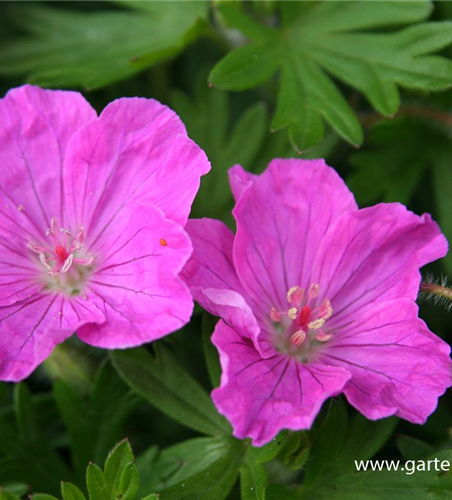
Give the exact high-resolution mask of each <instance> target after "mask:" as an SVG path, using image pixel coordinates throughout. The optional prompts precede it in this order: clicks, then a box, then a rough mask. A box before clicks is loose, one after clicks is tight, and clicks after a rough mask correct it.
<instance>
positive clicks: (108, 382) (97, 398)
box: [53, 363, 139, 476]
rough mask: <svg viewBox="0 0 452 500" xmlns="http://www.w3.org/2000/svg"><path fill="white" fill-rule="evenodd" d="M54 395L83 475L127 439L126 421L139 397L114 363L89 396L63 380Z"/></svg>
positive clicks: (101, 370)
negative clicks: (93, 463)
mask: <svg viewBox="0 0 452 500" xmlns="http://www.w3.org/2000/svg"><path fill="white" fill-rule="evenodd" d="M53 392H54V396H55V400H56V402H57V404H58V408H59V410H60V413H61V415H62V417H63V421H64V423H65V425H66V427H67V429H68V432H69V436H70V439H71V452H72V459H73V463H74V465H75V467H76V468H77V470H78V472H79V475H80V476H81V475H82V474H84V472H85V468H86V464H87V463H88V462H89V461H90V460H92V461H94V462H102V461H103V460H104V459H105V456H106V455H107V454H108V452H109V450H110V449H111V448H112V447H113V446H114V444H115V443H116V442H117V441H118V440H119V439H120V438H121V437H123V436H122V435H121V429H122V426H123V424H124V421H125V420H126V418H127V417H128V416H129V415H130V413H131V411H132V410H133V409H134V408H135V407H136V406H137V404H138V403H139V398H138V397H137V396H136V395H135V394H134V393H133V392H132V391H131V389H130V388H129V387H128V386H127V385H126V384H125V383H124V382H123V380H122V379H121V378H120V377H119V375H118V373H117V371H116V370H115V369H114V368H113V366H112V365H111V363H104V364H102V365H101V367H100V368H99V371H98V373H97V375H96V378H95V381H94V386H93V387H92V390H91V394H89V395H88V397H87V396H85V395H82V394H80V392H79V391H78V390H77V387H72V386H69V385H68V384H67V383H65V382H63V381H61V380H56V381H55V382H54V386H53Z"/></svg>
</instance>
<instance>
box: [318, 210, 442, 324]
mask: <svg viewBox="0 0 452 500" xmlns="http://www.w3.org/2000/svg"><path fill="white" fill-rule="evenodd" d="M446 252H447V241H446V239H445V238H444V236H443V235H442V234H441V231H440V229H439V227H438V225H437V224H436V223H435V222H433V221H432V219H431V217H430V216H429V215H423V216H422V217H419V216H417V215H415V214H413V213H412V212H409V211H408V210H407V209H406V208H405V207H404V206H403V205H400V204H398V203H391V204H380V205H376V206H375V207H371V208H365V209H363V210H359V211H356V212H350V213H346V214H344V215H343V216H342V217H341V218H340V219H339V220H337V221H336V223H335V224H334V225H333V226H332V227H331V229H330V231H329V232H328V234H327V235H326V236H325V238H324V240H323V241H322V244H321V245H320V248H319V249H318V252H317V258H316V261H315V263H314V266H313V270H312V277H311V280H312V282H315V283H319V284H320V294H321V296H323V297H328V299H329V300H330V301H331V304H332V306H333V309H334V315H333V317H332V318H331V319H330V320H329V322H330V323H329V327H330V329H334V327H335V324H336V323H337V322H338V323H341V322H343V321H345V320H346V318H347V317H349V316H353V315H355V314H357V311H359V309H360V308H362V307H363V306H365V305H366V304H370V303H376V302H381V301H386V300H390V299H392V298H401V297H409V298H411V299H412V300H415V299H416V297H417V294H418V290H419V282H420V273H419V268H420V267H422V266H423V265H425V264H426V263H428V262H431V261H433V260H435V259H438V258H439V257H442V256H444V255H445V254H446Z"/></svg>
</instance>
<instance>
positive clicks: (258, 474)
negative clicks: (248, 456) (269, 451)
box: [240, 460, 268, 500]
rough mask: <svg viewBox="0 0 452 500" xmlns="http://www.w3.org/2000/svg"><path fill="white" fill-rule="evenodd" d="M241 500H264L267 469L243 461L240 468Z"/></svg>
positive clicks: (248, 461)
mask: <svg viewBox="0 0 452 500" xmlns="http://www.w3.org/2000/svg"><path fill="white" fill-rule="evenodd" d="M240 485H241V492H242V500H265V490H266V489H267V485H268V473H267V469H266V468H265V467H264V466H263V465H262V464H259V463H257V462H254V461H252V460H245V463H244V464H243V465H242V467H241V468H240Z"/></svg>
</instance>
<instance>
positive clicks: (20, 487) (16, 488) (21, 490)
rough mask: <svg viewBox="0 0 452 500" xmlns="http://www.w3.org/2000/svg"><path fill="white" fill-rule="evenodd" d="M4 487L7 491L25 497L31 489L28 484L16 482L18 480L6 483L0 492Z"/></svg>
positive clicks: (0, 489)
mask: <svg viewBox="0 0 452 500" xmlns="http://www.w3.org/2000/svg"><path fill="white" fill-rule="evenodd" d="M2 488H3V491H4V492H5V493H12V494H13V495H15V496H17V497H23V496H24V495H25V494H26V493H27V492H28V490H29V489H30V486H29V485H28V484H24V483H16V482H13V483H11V482H9V483H4V484H3V486H0V494H1V491H2ZM0 500H1V499H0ZM3 500H5V499H3ZM10 500H12V499H10Z"/></svg>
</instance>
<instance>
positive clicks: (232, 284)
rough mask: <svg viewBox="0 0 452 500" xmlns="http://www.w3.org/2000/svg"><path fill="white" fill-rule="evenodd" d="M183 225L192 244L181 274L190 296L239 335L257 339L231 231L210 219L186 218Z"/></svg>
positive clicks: (222, 224)
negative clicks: (234, 261)
mask: <svg viewBox="0 0 452 500" xmlns="http://www.w3.org/2000/svg"><path fill="white" fill-rule="evenodd" d="M186 229H187V232H188V235H189V236H190V238H191V241H192V244H193V255H192V257H191V259H190V261H189V262H188V263H187V265H186V266H185V269H184V271H183V273H182V276H183V278H184V280H185V281H186V282H187V284H188V286H189V287H190V291H191V293H192V294H193V298H194V299H195V300H196V301H197V302H198V303H199V304H200V305H201V306H202V307H203V308H204V309H206V310H207V311H209V312H210V313H211V314H213V315H215V316H219V317H221V318H222V319H223V320H224V321H225V322H226V323H227V324H229V325H231V326H232V327H234V328H236V329H238V330H239V331H240V333H241V334H242V335H245V336H248V337H249V338H251V339H256V337H257V335H258V333H259V326H258V324H257V322H256V318H255V316H254V314H253V312H252V311H251V309H250V307H249V305H248V304H247V302H246V294H245V292H244V290H243V287H242V285H241V284H240V282H239V279H238V278H237V274H236V272H235V269H234V263H233V261H232V244H233V240H234V235H233V233H232V231H231V230H230V229H229V228H228V227H227V226H226V225H225V224H224V223H223V222H220V221H217V220H213V219H197V220H189V221H188V223H187V226H186Z"/></svg>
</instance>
